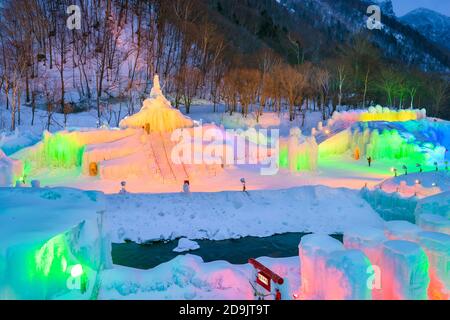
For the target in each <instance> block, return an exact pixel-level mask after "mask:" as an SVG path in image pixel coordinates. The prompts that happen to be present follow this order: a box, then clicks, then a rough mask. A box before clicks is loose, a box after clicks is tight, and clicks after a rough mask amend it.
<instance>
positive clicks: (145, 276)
mask: <svg viewBox="0 0 450 320" xmlns="http://www.w3.org/2000/svg"><path fill="white" fill-rule="evenodd" d="M258 261H259V262H261V263H263V264H264V265H266V266H267V267H269V268H270V269H271V270H273V271H274V272H276V273H277V274H278V275H279V276H281V277H283V278H284V279H285V282H286V283H288V290H287V292H288V293H287V294H286V295H285V296H284V297H283V299H285V300H289V299H291V298H292V296H293V295H294V294H295V293H296V292H297V288H298V258H296V257H293V258H283V259H271V258H265V257H263V258H258ZM252 276H253V268H252V266H251V265H249V264H245V265H233V264H230V263H228V262H225V261H215V262H209V263H204V262H203V260H202V259H201V258H200V257H197V256H193V255H190V254H188V255H184V256H178V257H176V258H174V259H173V260H171V261H169V262H167V263H164V264H161V265H159V266H158V267H156V268H153V269H150V270H136V269H131V268H125V267H119V266H115V267H114V269H111V270H106V271H103V272H102V286H101V289H100V294H99V298H100V299H104V300H108V299H138V300H139V299H149V300H255V296H254V290H253V288H252V286H251V285H250V280H252ZM260 290H261V289H260ZM266 299H273V297H267V298H266Z"/></svg>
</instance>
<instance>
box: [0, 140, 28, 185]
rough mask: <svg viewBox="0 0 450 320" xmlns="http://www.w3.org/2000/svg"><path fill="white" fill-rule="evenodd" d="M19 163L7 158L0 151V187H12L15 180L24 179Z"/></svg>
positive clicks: (21, 166)
mask: <svg viewBox="0 0 450 320" xmlns="http://www.w3.org/2000/svg"><path fill="white" fill-rule="evenodd" d="M23 171H24V170H23V164H22V162H21V161H18V160H13V159H10V158H8V157H7V156H6V155H5V154H4V153H3V151H2V149H0V187H11V186H14V185H15V183H16V181H17V180H22V179H23V178H24V176H23V175H24V172H23Z"/></svg>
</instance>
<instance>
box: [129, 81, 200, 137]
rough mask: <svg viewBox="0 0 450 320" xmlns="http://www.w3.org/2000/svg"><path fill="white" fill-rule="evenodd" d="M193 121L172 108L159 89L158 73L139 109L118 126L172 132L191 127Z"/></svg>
mask: <svg viewBox="0 0 450 320" xmlns="http://www.w3.org/2000/svg"><path fill="white" fill-rule="evenodd" d="M193 126H194V123H193V121H192V120H191V119H190V118H188V117H186V116H184V115H183V114H182V113H181V112H180V111H179V110H177V109H175V108H173V107H172V106H171V104H170V102H169V101H168V100H167V99H166V97H165V96H164V94H163V93H162V90H161V85H160V83H159V77H158V75H155V78H154V80H153V88H152V91H151V92H150V97H149V98H148V99H146V100H145V101H144V105H143V106H142V108H141V110H140V111H139V112H138V113H136V114H134V115H132V116H129V117H126V118H125V119H123V120H122V121H121V122H120V128H122V129H126V128H146V129H148V130H149V131H150V132H173V131H174V130H176V129H179V128H190V127H193Z"/></svg>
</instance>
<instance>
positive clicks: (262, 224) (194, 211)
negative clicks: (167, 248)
mask: <svg viewBox="0 0 450 320" xmlns="http://www.w3.org/2000/svg"><path fill="white" fill-rule="evenodd" d="M331 199H332V201H330V200H331ZM107 200H108V201H107V206H108V208H107V220H108V225H109V228H110V230H111V233H112V237H113V241H114V242H123V241H124V240H125V239H130V240H133V241H135V242H138V243H141V242H144V241H149V240H160V239H176V238H180V237H186V238H189V239H205V238H206V239H212V240H223V239H230V238H239V237H243V236H270V235H273V234H275V233H284V232H303V231H306V232H307V231H311V232H323V233H327V234H333V233H339V232H343V231H345V230H347V229H348V228H350V227H351V226H352V225H355V224H356V225H360V226H372V227H379V226H382V220H381V218H380V217H379V216H378V214H377V213H376V212H374V211H373V210H372V209H371V208H370V206H369V205H368V204H367V203H366V202H365V201H364V200H362V199H361V198H360V197H359V196H358V193H357V192H355V191H352V190H348V189H331V188H327V187H323V186H317V187H314V186H307V187H299V188H293V189H287V190H264V191H250V192H249V193H248V194H247V193H243V192H219V193H191V194H190V195H186V194H182V193H179V194H127V195H109V196H107Z"/></svg>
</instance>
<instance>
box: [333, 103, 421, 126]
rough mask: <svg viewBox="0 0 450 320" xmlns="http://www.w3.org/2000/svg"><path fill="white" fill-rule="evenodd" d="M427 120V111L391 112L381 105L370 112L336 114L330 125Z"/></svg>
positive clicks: (354, 111)
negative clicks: (338, 123) (337, 123)
mask: <svg viewBox="0 0 450 320" xmlns="http://www.w3.org/2000/svg"><path fill="white" fill-rule="evenodd" d="M424 118H426V110H425V109H421V110H416V109H414V110H391V109H389V108H383V107H382V106H380V105H377V106H375V107H370V108H369V109H368V110H353V111H346V112H338V111H336V112H334V113H333V116H332V118H331V122H330V121H329V122H328V125H331V124H334V123H336V122H343V123H347V124H353V123H355V122H371V121H388V122H404V121H411V120H420V119H424Z"/></svg>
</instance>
